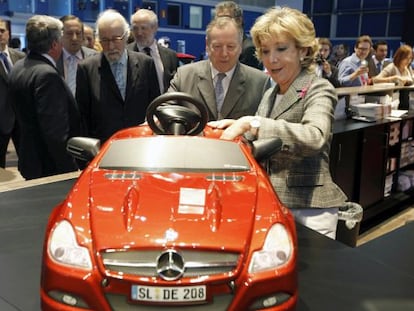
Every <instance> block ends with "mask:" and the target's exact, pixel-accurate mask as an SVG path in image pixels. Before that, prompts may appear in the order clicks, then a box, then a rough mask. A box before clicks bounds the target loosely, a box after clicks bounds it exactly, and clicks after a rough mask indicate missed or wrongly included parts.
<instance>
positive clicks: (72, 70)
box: [66, 55, 78, 95]
mask: <svg viewBox="0 0 414 311" xmlns="http://www.w3.org/2000/svg"><path fill="white" fill-rule="evenodd" d="M77 69H78V58H77V57H76V55H70V56H68V58H67V71H68V72H67V73H66V83H67V84H68V86H69V88H70V90H71V91H72V94H73V95H75V93H76V70H77Z"/></svg>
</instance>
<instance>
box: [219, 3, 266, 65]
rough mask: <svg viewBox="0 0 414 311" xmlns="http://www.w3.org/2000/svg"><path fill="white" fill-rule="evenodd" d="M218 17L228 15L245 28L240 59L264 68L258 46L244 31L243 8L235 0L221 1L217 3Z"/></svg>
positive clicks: (245, 62) (246, 63) (244, 62)
mask: <svg viewBox="0 0 414 311" xmlns="http://www.w3.org/2000/svg"><path fill="white" fill-rule="evenodd" d="M215 10H216V17H222V16H228V17H231V18H234V20H235V21H236V22H237V23H238V24H239V26H240V27H241V28H242V29H243V42H242V52H241V54H240V57H239V60H240V62H241V63H242V64H245V65H248V66H250V67H254V68H257V69H260V70H263V65H262V64H261V63H260V61H259V60H258V59H257V57H256V48H255V46H254V44H253V41H252V39H251V38H250V37H248V36H247V35H246V33H245V32H244V18H243V9H242V8H241V7H240V6H239V5H238V4H237V3H236V2H234V1H221V2H219V3H217V4H216V7H215Z"/></svg>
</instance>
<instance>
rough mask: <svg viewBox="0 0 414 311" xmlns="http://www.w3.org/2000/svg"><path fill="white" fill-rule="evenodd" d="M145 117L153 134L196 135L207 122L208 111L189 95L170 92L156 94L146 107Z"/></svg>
mask: <svg viewBox="0 0 414 311" xmlns="http://www.w3.org/2000/svg"><path fill="white" fill-rule="evenodd" d="M188 104H190V105H188ZM154 117H156V118H157V120H158V122H156V120H154ZM146 118H147V122H148V125H149V127H150V128H151V130H153V132H154V133H155V134H159V135H198V134H199V133H201V132H202V131H203V129H204V127H205V126H206V124H207V121H208V111H207V107H206V106H205V105H204V104H203V103H200V102H199V101H198V100H196V99H194V98H193V97H191V95H189V94H187V93H182V92H170V93H164V94H162V95H160V96H158V97H157V98H155V99H154V100H153V101H152V102H151V104H150V105H149V106H148V108H147V113H146Z"/></svg>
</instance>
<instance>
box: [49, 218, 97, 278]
mask: <svg viewBox="0 0 414 311" xmlns="http://www.w3.org/2000/svg"><path fill="white" fill-rule="evenodd" d="M49 255H50V256H51V257H52V258H53V259H54V260H55V261H57V262H59V263H61V264H64V265H69V266H75V267H79V268H83V269H89V270H91V269H92V262H91V257H90V255H89V251H88V249H87V248H85V247H82V246H80V245H79V244H78V243H77V241H76V236H75V231H74V230H73V227H72V225H71V224H70V223H69V222H68V221H66V220H63V221H61V222H60V223H59V224H58V225H57V226H56V227H55V228H54V229H53V231H52V233H51V235H50V238H49Z"/></svg>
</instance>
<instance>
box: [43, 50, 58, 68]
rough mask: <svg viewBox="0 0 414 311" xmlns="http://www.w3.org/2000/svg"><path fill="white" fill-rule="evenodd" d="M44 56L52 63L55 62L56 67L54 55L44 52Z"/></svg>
mask: <svg viewBox="0 0 414 311" xmlns="http://www.w3.org/2000/svg"><path fill="white" fill-rule="evenodd" d="M42 56H43V57H46V58H47V59H48V60H49V61H50V62H51V63H52V64H53V66H55V67H56V62H55V60H54V59H53V57H52V56H50V55H49V54H47V53H43V54H42Z"/></svg>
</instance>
